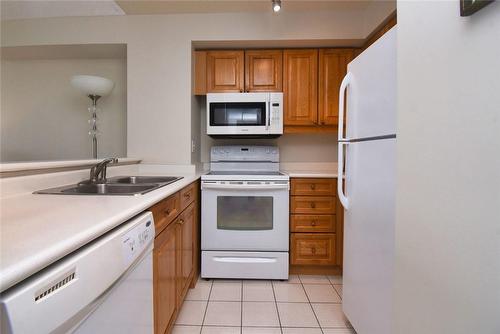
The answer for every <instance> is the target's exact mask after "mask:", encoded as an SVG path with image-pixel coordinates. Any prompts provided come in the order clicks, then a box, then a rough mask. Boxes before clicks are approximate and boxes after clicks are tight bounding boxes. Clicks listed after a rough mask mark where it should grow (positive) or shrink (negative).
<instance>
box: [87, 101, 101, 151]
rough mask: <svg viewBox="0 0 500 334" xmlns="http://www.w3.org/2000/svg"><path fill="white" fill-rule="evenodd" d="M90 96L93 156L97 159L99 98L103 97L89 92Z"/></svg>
mask: <svg viewBox="0 0 500 334" xmlns="http://www.w3.org/2000/svg"><path fill="white" fill-rule="evenodd" d="M88 97H89V98H90V99H91V100H92V107H91V108H92V109H91V111H90V112H91V113H92V120H91V126H92V129H91V130H90V135H91V136H92V157H93V158H94V159H97V100H99V99H100V98H101V96H100V95H94V94H89V95H88Z"/></svg>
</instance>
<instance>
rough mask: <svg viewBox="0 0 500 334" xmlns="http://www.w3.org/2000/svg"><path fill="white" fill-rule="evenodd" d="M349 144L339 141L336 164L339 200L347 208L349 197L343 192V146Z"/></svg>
mask: <svg viewBox="0 0 500 334" xmlns="http://www.w3.org/2000/svg"><path fill="white" fill-rule="evenodd" d="M346 145H349V143H348V142H341V141H339V147H338V165H337V168H338V169H337V175H338V176H337V193H338V194H339V201H340V203H341V204H342V206H343V207H344V209H346V210H348V209H349V199H348V198H347V196H346V195H345V194H344V146H346Z"/></svg>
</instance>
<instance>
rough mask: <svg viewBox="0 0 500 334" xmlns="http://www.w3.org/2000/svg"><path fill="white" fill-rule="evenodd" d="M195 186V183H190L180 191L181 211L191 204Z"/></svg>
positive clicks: (193, 198)
mask: <svg viewBox="0 0 500 334" xmlns="http://www.w3.org/2000/svg"><path fill="white" fill-rule="evenodd" d="M196 185H197V183H196V182H195V183H191V184H190V185H189V186H187V187H184V188H183V189H182V190H181V191H180V196H181V211H182V210H184V209H185V208H187V207H188V206H189V204H191V203H193V202H194V200H195V197H196Z"/></svg>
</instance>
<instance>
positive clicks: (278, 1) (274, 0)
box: [272, 0, 281, 13]
mask: <svg viewBox="0 0 500 334" xmlns="http://www.w3.org/2000/svg"><path fill="white" fill-rule="evenodd" d="M272 3H273V11H274V12H275V13H277V12H279V11H280V9H281V0H272Z"/></svg>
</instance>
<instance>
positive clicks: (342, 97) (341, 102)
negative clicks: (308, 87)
mask: <svg viewBox="0 0 500 334" xmlns="http://www.w3.org/2000/svg"><path fill="white" fill-rule="evenodd" d="M351 80H352V74H351V72H347V74H346V76H345V77H344V79H343V80H342V83H341V84H340V90H339V131H338V134H339V138H338V145H339V147H338V165H337V168H338V170H337V175H338V179H337V193H338V194H339V200H340V203H341V204H342V206H343V207H344V209H345V210H348V209H349V199H348V198H347V196H345V194H344V146H345V145H348V144H349V143H348V142H347V141H346V138H344V107H345V91H346V89H347V86H349V84H350V83H351Z"/></svg>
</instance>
